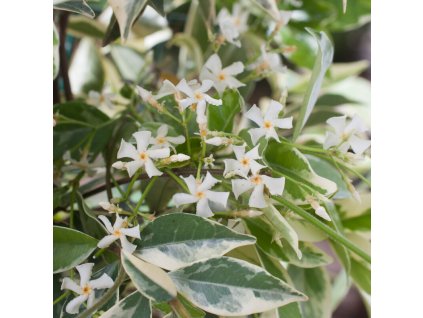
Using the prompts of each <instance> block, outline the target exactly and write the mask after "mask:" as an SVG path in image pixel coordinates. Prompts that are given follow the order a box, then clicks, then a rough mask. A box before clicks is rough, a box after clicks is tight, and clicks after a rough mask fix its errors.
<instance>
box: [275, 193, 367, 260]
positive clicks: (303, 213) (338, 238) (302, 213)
mask: <svg viewBox="0 0 423 318" xmlns="http://www.w3.org/2000/svg"><path fill="white" fill-rule="evenodd" d="M272 198H273V199H274V200H276V201H278V202H279V203H280V204H282V205H284V206H285V207H287V208H288V209H290V210H292V211H293V212H295V213H296V214H298V215H299V216H301V217H302V218H304V219H306V220H307V221H309V222H310V223H312V224H313V225H314V226H316V227H317V228H319V229H321V230H322V231H324V232H325V233H326V234H327V235H328V236H329V237H330V238H331V239H333V240H334V241H337V242H338V243H340V244H342V245H344V246H345V247H346V248H347V249H349V250H350V251H351V252H354V253H355V254H357V255H358V256H360V257H361V258H362V259H363V260H365V261H366V262H367V263H369V264H370V263H371V257H370V255H368V254H367V253H366V252H365V251H363V250H362V249H361V248H359V247H358V246H356V245H354V244H353V243H352V242H351V241H349V240H348V239H346V238H345V237H344V236H343V235H341V234H339V233H338V232H336V231H335V230H334V229H332V228H331V227H329V226H327V225H326V224H325V223H323V222H321V221H319V220H318V219H317V218H315V217H314V216H312V215H311V214H309V213H308V212H307V211H305V210H303V209H302V208H300V207H298V206H296V205H295V204H293V203H292V202H290V201H288V200H286V199H284V198H282V197H278V196H272Z"/></svg>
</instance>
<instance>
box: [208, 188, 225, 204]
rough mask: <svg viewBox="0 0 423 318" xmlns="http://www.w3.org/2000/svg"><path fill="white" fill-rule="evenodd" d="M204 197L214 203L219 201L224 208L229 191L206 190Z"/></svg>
mask: <svg viewBox="0 0 423 318" xmlns="http://www.w3.org/2000/svg"><path fill="white" fill-rule="evenodd" d="M206 198H207V199H209V200H210V201H213V202H215V203H219V204H221V205H223V207H225V208H226V204H227V202H228V198H229V192H218V191H210V190H208V191H207V192H206Z"/></svg>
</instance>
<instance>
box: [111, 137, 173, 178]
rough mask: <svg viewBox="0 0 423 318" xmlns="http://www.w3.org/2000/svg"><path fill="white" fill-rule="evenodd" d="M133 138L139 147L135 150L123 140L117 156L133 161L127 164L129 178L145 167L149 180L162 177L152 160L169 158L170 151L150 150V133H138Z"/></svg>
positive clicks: (166, 149)
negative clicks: (153, 177)
mask: <svg viewBox="0 0 423 318" xmlns="http://www.w3.org/2000/svg"><path fill="white" fill-rule="evenodd" d="M133 136H134V138H135V140H136V141H137V147H136V148H135V147H134V146H133V145H132V144H130V143H129V142H126V141H125V140H123V139H122V141H121V144H120V148H119V151H118V154H117V158H118V159H121V158H131V159H132V160H133V161H130V162H127V163H126V164H125V168H126V170H127V171H128V174H129V176H130V177H132V176H133V175H134V173H135V172H136V171H137V170H138V169H140V168H141V167H144V166H145V171H146V172H147V175H148V177H149V178H151V177H152V176H161V175H162V174H163V173H162V172H161V171H160V170H158V169H157V168H156V166H155V165H154V163H153V160H152V159H162V158H166V157H169V155H170V149H169V148H161V149H148V145H149V142H150V138H151V132H150V131H138V132H136V133H134V134H133Z"/></svg>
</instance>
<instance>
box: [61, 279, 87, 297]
mask: <svg viewBox="0 0 423 318" xmlns="http://www.w3.org/2000/svg"><path fill="white" fill-rule="evenodd" d="M60 289H61V290H63V289H69V290H71V291H73V292H74V293H77V294H82V288H81V286H79V285H78V284H77V283H75V282H74V281H73V280H72V279H70V278H69V277H65V278H63V281H62V286H61V287H60Z"/></svg>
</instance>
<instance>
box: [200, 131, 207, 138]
mask: <svg viewBox="0 0 423 318" xmlns="http://www.w3.org/2000/svg"><path fill="white" fill-rule="evenodd" d="M200 136H201V137H203V138H204V137H206V136H207V129H200Z"/></svg>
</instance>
